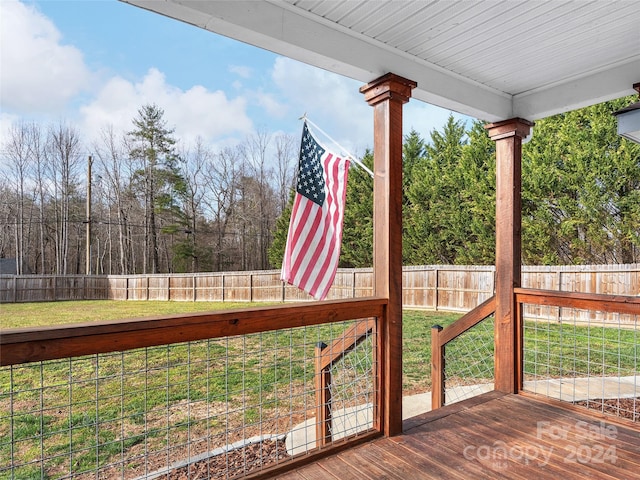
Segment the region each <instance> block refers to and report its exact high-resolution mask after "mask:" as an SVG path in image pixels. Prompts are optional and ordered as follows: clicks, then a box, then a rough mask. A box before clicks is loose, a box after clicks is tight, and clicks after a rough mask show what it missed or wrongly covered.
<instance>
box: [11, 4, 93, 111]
mask: <svg viewBox="0 0 640 480" xmlns="http://www.w3.org/2000/svg"><path fill="white" fill-rule="evenodd" d="M0 17H1V18H0V45H2V47H1V48H2V68H1V69H0V103H1V104H2V107H3V109H4V110H16V111H20V112H35V111H37V112H57V111H58V110H60V109H62V108H63V107H64V106H65V105H66V103H67V102H68V101H69V100H70V99H71V98H73V97H74V96H75V95H76V94H78V93H79V92H80V91H81V90H82V89H83V88H85V87H86V86H87V85H88V83H89V77H90V72H89V70H88V69H87V67H86V65H85V64H84V60H83V57H82V53H81V52H80V51H79V50H78V49H77V48H75V47H73V46H69V45H64V44H62V37H61V34H60V32H59V31H58V30H57V28H56V27H55V25H54V24H53V23H52V22H51V21H50V20H49V19H48V18H46V17H45V16H44V15H43V14H42V13H40V12H38V11H37V10H36V8H35V7H33V6H31V5H25V4H23V3H20V2H17V1H14V0H2V15H1V16H0Z"/></svg>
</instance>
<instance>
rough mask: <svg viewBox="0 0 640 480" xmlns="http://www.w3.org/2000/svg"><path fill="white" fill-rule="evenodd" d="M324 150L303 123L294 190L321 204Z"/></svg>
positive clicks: (322, 196) (323, 188) (323, 192)
mask: <svg viewBox="0 0 640 480" xmlns="http://www.w3.org/2000/svg"><path fill="white" fill-rule="evenodd" d="M324 153H325V150H324V148H322V147H321V146H320V144H319V143H318V142H316V140H315V138H313V136H312V135H311V133H310V132H309V130H308V127H307V125H306V123H305V125H304V132H303V135H302V145H301V146H300V162H299V165H298V183H297V185H296V190H297V192H298V193H299V194H300V195H304V196H305V197H306V198H308V199H309V200H311V201H312V202H315V203H317V204H318V205H320V206H322V204H323V203H324V201H325V195H326V194H325V179H324V170H323V167H322V156H323V155H324Z"/></svg>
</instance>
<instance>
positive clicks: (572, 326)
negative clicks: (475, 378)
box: [523, 305, 640, 421]
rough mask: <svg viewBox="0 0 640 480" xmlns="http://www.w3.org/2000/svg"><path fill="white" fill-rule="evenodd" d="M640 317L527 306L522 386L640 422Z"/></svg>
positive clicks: (525, 311) (524, 326)
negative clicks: (639, 359)
mask: <svg viewBox="0 0 640 480" xmlns="http://www.w3.org/2000/svg"><path fill="white" fill-rule="evenodd" d="M639 320H640V315H633V314H623V313H610V312H600V311H594V310H586V309H578V308H566V307H563V308H560V307H556V306H533V305H525V308H524V324H523V337H524V348H523V350H524V359H523V369H524V385H523V387H524V390H526V391H531V392H534V393H538V394H541V395H545V396H547V397H551V398H555V399H559V400H562V401H566V402H571V403H575V404H578V405H582V406H585V407H587V408H590V409H596V410H598V411H600V412H602V413H607V414H612V415H616V416H620V417H625V418H628V419H630V420H633V421H638V420H639V417H640V414H639V412H640V375H639V373H638V356H639V353H640V352H639V348H640V347H639V344H638V342H639V341H640V328H639V323H638V322H639Z"/></svg>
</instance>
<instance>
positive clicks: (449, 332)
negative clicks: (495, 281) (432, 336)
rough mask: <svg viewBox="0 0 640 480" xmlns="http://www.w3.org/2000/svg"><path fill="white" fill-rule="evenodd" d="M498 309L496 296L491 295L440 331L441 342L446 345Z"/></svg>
mask: <svg viewBox="0 0 640 480" xmlns="http://www.w3.org/2000/svg"><path fill="white" fill-rule="evenodd" d="M495 311H496V297H495V296H494V297H491V298H489V299H487V300H485V301H484V302H482V303H481V304H480V305H478V306H477V307H476V308H474V309H473V310H471V311H470V312H469V313H467V314H465V315H463V316H462V317H460V318H459V319H458V320H456V321H455V322H453V323H452V324H451V325H448V326H446V327H445V328H443V329H442V331H441V332H440V335H439V336H440V344H441V345H446V344H447V343H449V342H450V341H451V340H453V339H454V338H456V337H458V336H460V335H462V334H463V333H464V332H466V331H467V330H469V329H470V328H471V327H473V326H475V325H477V324H478V323H480V322H481V321H482V320H484V319H485V318H487V317H488V316H489V315H491V314H493V312H495Z"/></svg>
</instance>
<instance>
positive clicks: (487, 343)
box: [444, 316, 494, 405]
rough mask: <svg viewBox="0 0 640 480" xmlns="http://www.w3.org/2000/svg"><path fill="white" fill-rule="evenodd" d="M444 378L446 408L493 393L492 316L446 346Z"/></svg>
mask: <svg viewBox="0 0 640 480" xmlns="http://www.w3.org/2000/svg"><path fill="white" fill-rule="evenodd" d="M444 378H445V381H444V385H445V389H444V393H445V398H444V404H445V405H450V404H452V403H455V402H459V401H461V400H465V399H467V398H471V397H475V396H476V395H480V394H482V393H485V392H489V391H491V390H493V382H494V317H493V316H489V317H487V318H486V319H484V320H482V321H481V322H479V323H478V324H476V325H474V326H473V327H471V328H470V329H468V330H466V331H465V332H464V333H462V334H461V335H459V336H458V337H456V338H455V339H453V340H451V341H450V342H448V343H447V344H446V346H445V353H444Z"/></svg>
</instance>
